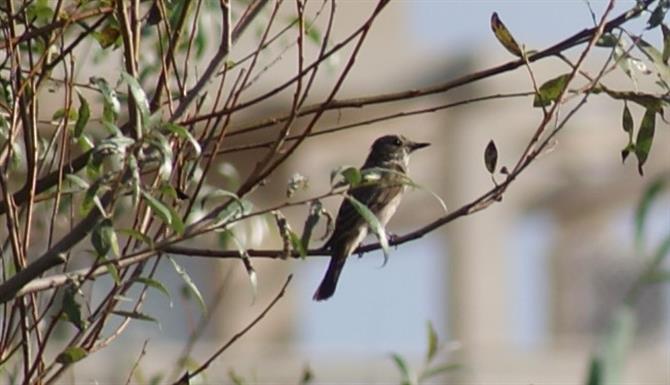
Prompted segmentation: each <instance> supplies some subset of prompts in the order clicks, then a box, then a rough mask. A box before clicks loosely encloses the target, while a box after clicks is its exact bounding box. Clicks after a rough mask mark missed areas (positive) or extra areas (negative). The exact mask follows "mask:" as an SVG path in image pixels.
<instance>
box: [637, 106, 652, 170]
mask: <svg viewBox="0 0 670 385" xmlns="http://www.w3.org/2000/svg"><path fill="white" fill-rule="evenodd" d="M655 129H656V110H654V109H652V108H648V109H647V111H646V112H645V113H644V117H643V118H642V123H640V130H639V131H638V132H637V139H636V140H635V156H636V157H637V170H638V172H639V173H640V175H643V174H644V172H643V171H642V166H643V165H644V164H645V163H646V161H647V158H648V157H649V151H650V150H651V143H652V142H653V140H654V131H655Z"/></svg>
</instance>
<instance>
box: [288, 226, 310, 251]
mask: <svg viewBox="0 0 670 385" xmlns="http://www.w3.org/2000/svg"><path fill="white" fill-rule="evenodd" d="M288 236H289V239H290V241H291V248H292V249H293V250H295V251H297V252H298V254H300V258H305V257H306V256H307V250H306V249H305V246H304V245H303V243H302V240H301V239H300V237H299V236H298V234H296V233H295V232H294V231H293V230H291V229H289V230H288Z"/></svg>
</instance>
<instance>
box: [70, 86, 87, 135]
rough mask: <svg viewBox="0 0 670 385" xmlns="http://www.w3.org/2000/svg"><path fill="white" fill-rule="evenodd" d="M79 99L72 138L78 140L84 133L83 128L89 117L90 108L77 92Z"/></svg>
mask: <svg viewBox="0 0 670 385" xmlns="http://www.w3.org/2000/svg"><path fill="white" fill-rule="evenodd" d="M77 96H78V97H79V111H78V113H77V122H76V123H75V125H74V137H75V138H77V139H78V138H79V137H80V136H81V134H82V133H83V132H84V128H85V127H86V124H87V123H88V119H89V118H90V117H91V108H90V107H89V105H88V101H87V100H86V99H84V97H83V96H82V95H81V94H80V93H78V92H77Z"/></svg>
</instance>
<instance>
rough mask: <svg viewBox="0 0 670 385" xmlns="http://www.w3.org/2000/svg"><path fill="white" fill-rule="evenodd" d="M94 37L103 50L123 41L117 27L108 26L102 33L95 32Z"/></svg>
mask: <svg viewBox="0 0 670 385" xmlns="http://www.w3.org/2000/svg"><path fill="white" fill-rule="evenodd" d="M93 37H94V38H95V40H97V42H98V44H100V47H102V49H105V48H108V47H110V46H111V45H113V44H115V43H117V42H119V41H120V39H121V30H120V29H119V27H118V26H116V25H111V24H110V25H107V26H106V27H105V28H103V29H102V31H100V32H98V31H94V32H93Z"/></svg>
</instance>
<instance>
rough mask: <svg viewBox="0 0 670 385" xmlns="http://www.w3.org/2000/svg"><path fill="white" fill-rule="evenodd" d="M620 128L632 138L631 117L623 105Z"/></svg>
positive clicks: (625, 105)
mask: <svg viewBox="0 0 670 385" xmlns="http://www.w3.org/2000/svg"><path fill="white" fill-rule="evenodd" d="M621 126H622V127H623V130H624V131H625V132H627V133H628V134H629V135H630V137H631V138H632V137H633V116H632V115H631V113H630V110H629V109H628V105H627V104H626V103H624V105H623V117H622V118H621Z"/></svg>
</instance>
